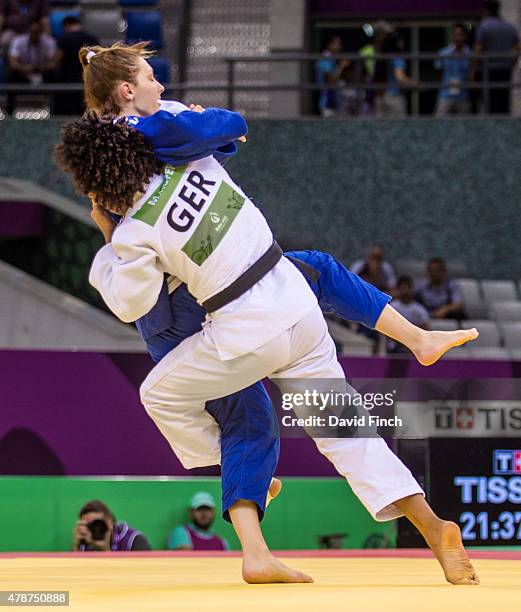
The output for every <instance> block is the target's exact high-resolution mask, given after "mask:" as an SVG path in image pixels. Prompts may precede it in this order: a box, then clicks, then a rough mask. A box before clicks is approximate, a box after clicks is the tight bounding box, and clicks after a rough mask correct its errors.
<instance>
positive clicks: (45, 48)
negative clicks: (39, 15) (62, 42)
mask: <svg viewBox="0 0 521 612" xmlns="http://www.w3.org/2000/svg"><path fill="white" fill-rule="evenodd" d="M57 61H58V54H57V48H56V42H55V40H54V38H53V37H52V36H50V35H49V34H46V33H45V32H44V31H43V30H42V25H41V22H40V21H38V20H35V21H33V22H32V23H31V25H30V27H29V32H28V33H27V34H20V35H19V36H15V37H14V38H13V40H12V41H11V44H10V46H9V52H8V69H7V75H6V81H7V82H8V83H27V84H33V85H39V84H40V83H42V82H45V83H49V82H54V81H55V80H56V74H55V69H56V66H57ZM8 98H9V99H8V104H7V107H8V108H7V112H8V113H9V114H11V113H12V112H13V107H14V96H13V95H10V96H8Z"/></svg>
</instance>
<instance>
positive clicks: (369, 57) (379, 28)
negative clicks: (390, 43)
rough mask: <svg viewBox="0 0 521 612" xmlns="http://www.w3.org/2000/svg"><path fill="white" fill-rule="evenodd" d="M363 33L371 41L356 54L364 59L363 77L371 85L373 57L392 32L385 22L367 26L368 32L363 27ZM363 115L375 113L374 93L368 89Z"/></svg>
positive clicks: (380, 50)
mask: <svg viewBox="0 0 521 612" xmlns="http://www.w3.org/2000/svg"><path fill="white" fill-rule="evenodd" d="M364 31H365V32H366V34H367V35H368V36H372V40H371V42H370V43H369V44H367V45H365V46H363V47H362V48H361V49H359V51H358V53H359V54H360V55H361V56H362V57H363V58H364V60H363V67H364V77H365V79H366V81H367V82H368V83H372V82H373V79H374V71H375V66H376V61H375V59H374V56H375V54H376V53H381V52H382V46H383V43H384V41H385V39H386V37H387V35H388V34H391V33H392V32H393V31H394V30H393V26H392V25H391V24H390V23H388V22H387V21H383V20H380V21H377V22H376V23H375V24H374V25H372V26H368V30H366V28H365V26H364ZM365 104H366V106H365V109H364V113H365V114H373V113H374V111H375V108H374V106H375V91H374V89H368V90H367V91H366V94H365Z"/></svg>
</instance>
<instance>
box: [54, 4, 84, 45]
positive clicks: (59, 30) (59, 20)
mask: <svg viewBox="0 0 521 612" xmlns="http://www.w3.org/2000/svg"><path fill="white" fill-rule="evenodd" d="M65 17H76V18H77V19H79V18H80V11H78V10H77V9H63V10H57V11H51V12H50V13H49V22H50V25H51V34H52V35H53V36H54V38H60V37H61V36H63V20H64V19H65Z"/></svg>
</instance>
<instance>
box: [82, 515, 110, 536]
mask: <svg viewBox="0 0 521 612" xmlns="http://www.w3.org/2000/svg"><path fill="white" fill-rule="evenodd" d="M87 527H88V528H89V531H90V532H91V534H92V539H93V540H104V539H105V535H106V533H107V530H108V528H109V526H108V525H107V523H106V522H105V521H104V520H103V519H96V520H94V521H91V522H90V523H87Z"/></svg>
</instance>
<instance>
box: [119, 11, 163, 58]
mask: <svg viewBox="0 0 521 612" xmlns="http://www.w3.org/2000/svg"><path fill="white" fill-rule="evenodd" d="M125 19H126V21H127V42H128V43H136V42H139V41H141V40H149V41H150V42H151V43H152V47H153V48H154V49H161V48H162V47H163V24H162V21H161V13H160V12H159V11H128V12H126V13H125Z"/></svg>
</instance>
